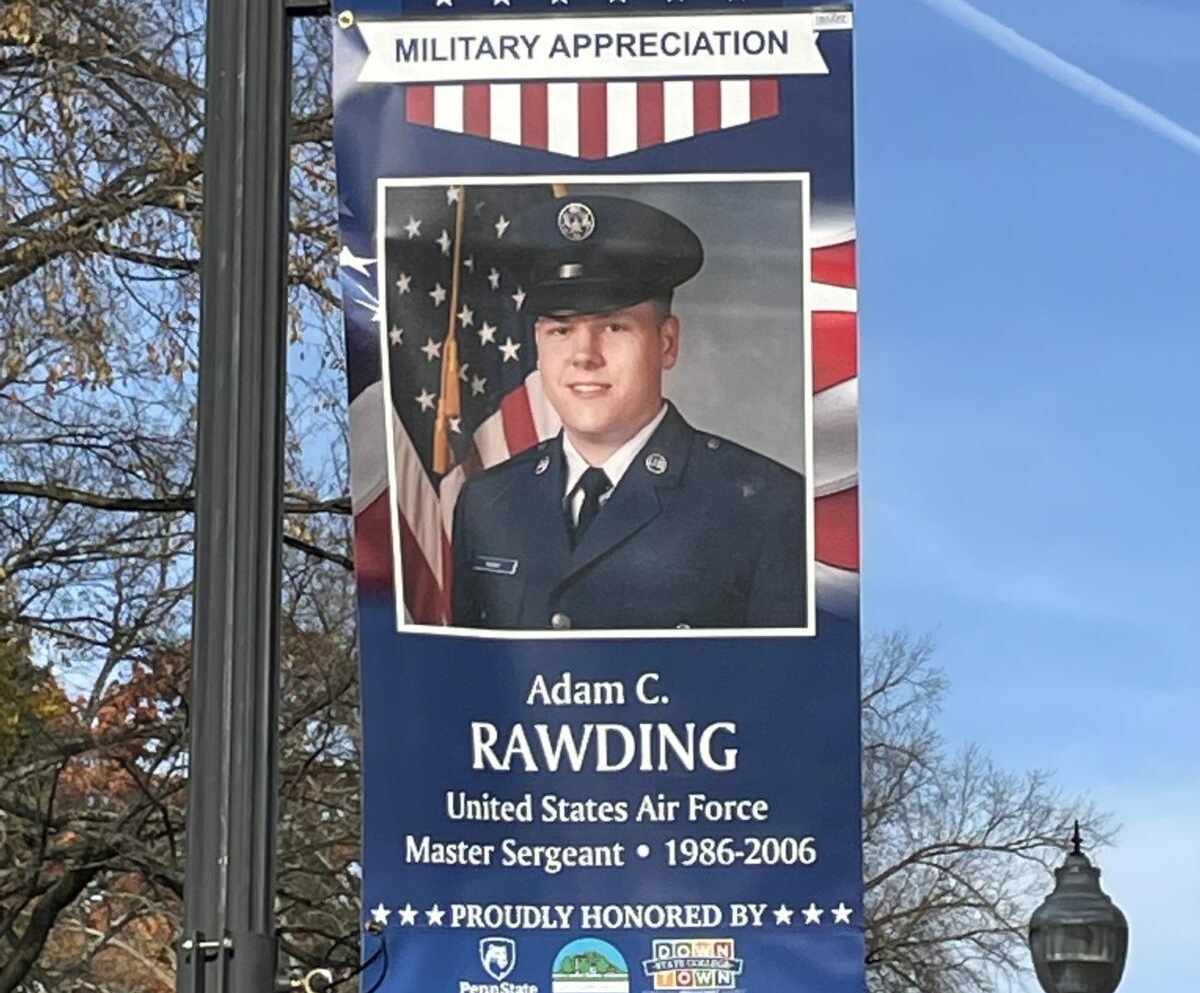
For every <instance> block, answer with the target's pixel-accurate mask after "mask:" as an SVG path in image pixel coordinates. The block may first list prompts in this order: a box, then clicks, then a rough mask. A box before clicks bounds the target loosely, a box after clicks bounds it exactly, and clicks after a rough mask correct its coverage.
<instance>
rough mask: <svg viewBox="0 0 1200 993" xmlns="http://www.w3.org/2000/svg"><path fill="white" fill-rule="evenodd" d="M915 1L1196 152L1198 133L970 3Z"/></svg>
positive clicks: (1199, 149) (1199, 144) (1199, 145)
mask: <svg viewBox="0 0 1200 993" xmlns="http://www.w3.org/2000/svg"><path fill="white" fill-rule="evenodd" d="M918 2H919V3H923V4H925V6H927V7H931V8H932V9H934V10H936V11H938V13H940V14H944V15H945V16H946V17H949V18H950V19H951V20H953V21H956V22H957V23H958V24H960V25H962V26H963V27H965V28H966V29H967V30H969V31H971V32H973V33H975V34H977V35H978V36H979V37H981V38H983V39H984V40H985V41H988V42H990V43H991V44H992V45H994V46H996V47H997V48H999V49H1001V50H1002V51H1004V52H1007V53H1008V54H1009V55H1011V56H1012V57H1013V58H1016V59H1019V60H1020V61H1022V62H1024V63H1025V64H1026V65H1029V66H1032V67H1033V68H1034V69H1036V70H1037V71H1038V72H1040V73H1041V74H1042V75H1043V76H1046V77H1048V78H1049V79H1052V80H1054V81H1055V82H1056V83H1060V84H1061V85H1063V86H1065V87H1067V88H1068V89H1071V90H1074V91H1075V92H1076V93H1078V94H1079V95H1080V96H1083V97H1087V98H1088V99H1089V100H1091V101H1093V102H1094V103H1098V104H1100V106H1102V107H1107V108H1108V109H1109V110H1112V111H1114V112H1115V113H1117V114H1120V115H1121V116H1122V117H1125V118H1127V119H1128V120H1131V121H1133V122H1134V123H1135V124H1138V125H1140V126H1141V127H1143V128H1145V129H1146V130H1148V131H1152V132H1154V133H1155V134H1157V135H1159V136H1160V137H1163V138H1166V139H1167V140H1168V141H1170V142H1173V143H1174V144H1176V145H1178V146H1179V147H1180V148H1182V149H1184V150H1186V151H1189V152H1191V153H1192V154H1193V155H1200V134H1196V133H1195V132H1194V131H1189V130H1188V129H1187V128H1185V127H1184V126H1183V125H1182V124H1179V123H1178V122H1176V121H1173V120H1171V118H1169V117H1167V116H1166V115H1165V114H1163V113H1160V112H1159V111H1157V110H1155V109H1154V108H1153V107H1151V106H1149V105H1147V104H1144V103H1142V101H1140V100H1138V99H1137V98H1135V97H1132V96H1130V95H1129V94H1128V93H1126V92H1124V91H1123V90H1119V89H1117V88H1116V87H1115V86H1113V85H1112V84H1111V83H1106V82H1105V81H1104V80H1103V79H1101V78H1100V77H1099V76H1095V75H1093V74H1092V73H1090V72H1088V71H1087V70H1086V69H1082V68H1080V67H1079V66H1077V65H1075V63H1073V62H1068V61H1067V60H1066V59H1064V58H1062V57H1061V56H1058V55H1055V54H1054V53H1053V52H1052V51H1050V50H1049V49H1048V48H1043V47H1042V46H1041V45H1039V44H1038V43H1037V42H1035V41H1033V40H1031V39H1029V38H1026V37H1025V36H1024V35H1023V34H1020V33H1019V32H1017V31H1014V30H1013V29H1012V28H1010V27H1009V26H1008V25H1007V24H1004V23H1002V22H1000V21H998V20H996V18H994V17H992V16H991V15H990V14H985V13H984V12H983V11H981V10H979V9H978V8H976V7H972V6H971V5H970V4H969V3H966V2H965V0H918Z"/></svg>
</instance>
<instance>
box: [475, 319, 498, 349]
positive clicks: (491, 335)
mask: <svg viewBox="0 0 1200 993" xmlns="http://www.w3.org/2000/svg"><path fill="white" fill-rule="evenodd" d="M489 342H490V343H491V344H493V345H494V344H496V328H495V327H494V326H492V325H491V324H489V323H488V322H487V321H484V322H483V327H481V328H480V329H479V344H481V345H486V344H488V343H489Z"/></svg>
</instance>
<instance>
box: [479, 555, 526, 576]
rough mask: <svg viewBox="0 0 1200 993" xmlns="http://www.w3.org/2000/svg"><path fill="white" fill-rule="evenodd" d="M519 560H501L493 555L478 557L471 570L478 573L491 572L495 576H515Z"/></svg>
mask: <svg viewBox="0 0 1200 993" xmlns="http://www.w3.org/2000/svg"><path fill="white" fill-rule="evenodd" d="M517 565H518V560H517V559H501V558H496V557H495V556H492V555H476V556H475V561H474V562H473V563H472V565H471V568H472V569H474V570H475V571H476V572H490V573H491V574H492V575H493V576H515V575H516V574H517Z"/></svg>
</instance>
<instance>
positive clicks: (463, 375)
mask: <svg viewBox="0 0 1200 993" xmlns="http://www.w3.org/2000/svg"><path fill="white" fill-rule="evenodd" d="M470 368H471V363H470V362H464V363H463V364H462V365H461V366H459V367H458V378H459V379H461V380H462V381H463V382H464V383H465V382H466V381H467V370H468V369H470Z"/></svg>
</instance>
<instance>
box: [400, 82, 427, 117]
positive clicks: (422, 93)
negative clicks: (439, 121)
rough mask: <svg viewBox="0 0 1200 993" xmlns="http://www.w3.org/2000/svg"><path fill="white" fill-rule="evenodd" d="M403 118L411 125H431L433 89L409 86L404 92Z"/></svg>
mask: <svg viewBox="0 0 1200 993" xmlns="http://www.w3.org/2000/svg"><path fill="white" fill-rule="evenodd" d="M404 99H405V115H404V116H405V117H407V118H408V119H409V120H410V121H412V122H413V124H432V123H433V87H432V86H409V87H406V88H405V91H404Z"/></svg>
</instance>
